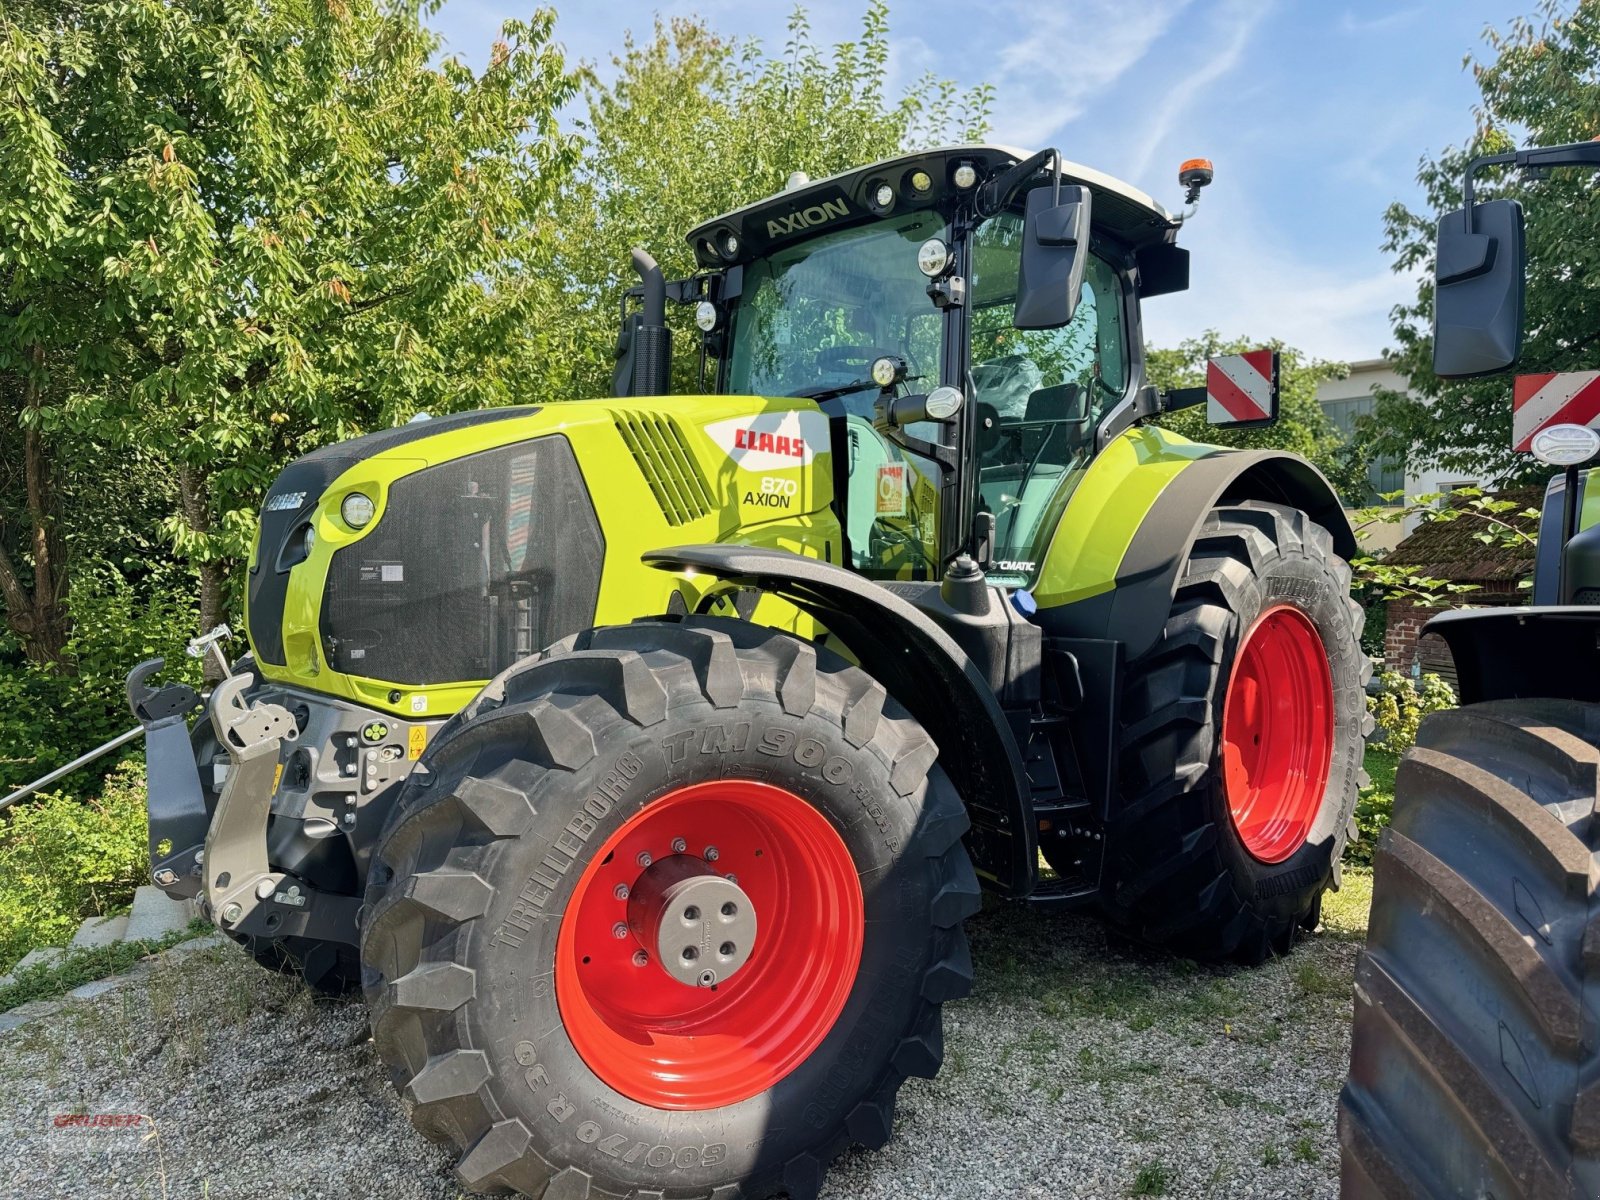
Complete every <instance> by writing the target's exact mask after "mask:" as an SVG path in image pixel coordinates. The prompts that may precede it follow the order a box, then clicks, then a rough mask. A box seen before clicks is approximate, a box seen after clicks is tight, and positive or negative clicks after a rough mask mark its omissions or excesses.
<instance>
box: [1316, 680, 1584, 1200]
mask: <svg viewBox="0 0 1600 1200" xmlns="http://www.w3.org/2000/svg"><path fill="white" fill-rule="evenodd" d="M1597 740H1600V705H1595V704H1582V703H1578V702H1576V701H1565V700H1510V701H1496V702H1493V703H1488V704H1476V705H1471V706H1469V707H1466V708H1461V709H1457V710H1455V711H1452V712H1444V713H1438V714H1436V715H1434V716H1431V717H1429V718H1428V720H1427V721H1426V722H1425V723H1424V724H1423V726H1422V730H1421V733H1420V736H1419V737H1418V740H1417V745H1416V748H1415V749H1413V750H1411V751H1410V752H1409V753H1407V755H1406V757H1405V758H1404V760H1403V761H1402V762H1401V764H1400V770H1399V773H1398V775H1397V776H1396V779H1395V807H1394V816H1393V820H1392V822H1391V824H1390V826H1389V828H1388V829H1387V830H1386V831H1385V832H1384V834H1383V837H1382V839H1381V840H1380V842H1379V844H1378V854H1377V858H1376V862H1375V875H1374V883H1373V897H1372V916H1371V921H1370V924H1369V927H1368V933H1367V946H1366V950H1365V951H1364V952H1363V954H1362V955H1361V958H1360V960H1359V961H1358V963H1357V966H1356V981H1355V997H1356V1000H1355V1022H1354V1026H1353V1031H1352V1038H1353V1044H1352V1048H1351V1054H1350V1078H1349V1080H1348V1082H1347V1083H1346V1084H1345V1087H1344V1091H1343V1093H1342V1094H1341V1096H1340V1104H1339V1140H1340V1144H1341V1147H1342V1151H1343V1166H1342V1176H1341V1178H1342V1192H1341V1195H1343V1196H1344V1197H1345V1200H1376V1198H1379V1197H1381V1198H1383V1200H1402V1198H1403V1200H1416V1198H1420V1197H1428V1198H1432V1197H1447V1196H1448V1197H1454V1196H1494V1197H1497V1198H1498V1200H1514V1198H1517V1197H1525V1198H1526V1200H1556V1198H1558V1197H1580V1196H1581V1197H1593V1196H1596V1195H1600V1043H1597V1041H1596V1033H1595V1031H1596V1028H1597V1016H1600V971H1596V970H1595V969H1594V968H1595V965H1596V964H1597V962H1600V909H1597V905H1596V884H1597V880H1600V873H1597V872H1596V870H1595V862H1596V859H1595V854H1596V851H1597V850H1600V824H1597V822H1596V819H1595V816H1594V812H1595V805H1596V801H1597V798H1600V751H1597V750H1596V748H1595V747H1596V742H1597Z"/></svg>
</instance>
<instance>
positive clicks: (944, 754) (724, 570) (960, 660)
mask: <svg viewBox="0 0 1600 1200" xmlns="http://www.w3.org/2000/svg"><path fill="white" fill-rule="evenodd" d="M644 561H645V562H646V563H648V564H649V565H650V566H653V567H657V568H659V569H661V570H664V571H682V570H685V569H692V570H694V571H696V572H698V573H700V574H705V575H711V576H714V577H716V578H718V579H722V580H726V581H728V582H730V583H734V584H736V585H738V586H740V587H748V588H754V589H757V590H759V591H763V592H770V593H772V594H773V595H775V596H778V597H781V598H782V599H783V600H785V601H787V602H788V603H790V604H792V605H794V606H795V607H796V608H798V609H800V610H802V611H803V612H805V613H807V614H808V615H810V616H811V617H813V618H814V619H815V620H816V621H817V622H818V623H819V624H821V625H822V626H823V627H824V628H826V629H827V630H828V632H829V634H830V635H832V636H835V637H837V638H838V639H839V640H840V641H841V642H843V643H844V645H845V646H847V647H848V648H849V650H850V652H851V654H853V655H854V656H855V657H856V660H857V661H858V662H859V663H860V664H861V668H862V669H863V670H864V671H866V672H867V673H868V674H869V675H871V676H872V677H873V678H874V679H876V680H877V681H878V682H879V683H881V684H883V686H884V687H885V688H886V689H888V692H889V694H890V695H891V696H893V697H894V698H895V700H897V701H898V702H899V703H900V704H901V705H903V706H904V707H905V708H906V709H907V710H908V711H909V712H910V713H911V715H912V716H913V717H915V718H916V719H917V721H918V722H919V723H920V724H921V725H922V727H923V728H924V729H925V730H927V731H928V735H929V736H930V737H932V738H933V740H934V743H935V744H936V745H937V746H938V747H939V764H940V766H942V767H943V768H944V771H945V773H946V774H947V775H949V776H950V779H951V782H953V783H954V784H955V785H956V788H957V789H958V790H959V791H960V793H961V798H962V800H963V801H964V802H965V803H966V806H967V812H968V814H969V815H970V816H971V818H972V832H971V833H970V834H969V835H968V839H967V845H968V849H969V850H970V851H971V853H972V857H973V860H974V863H975V865H976V867H977V869H978V872H979V873H980V874H982V875H984V876H986V877H987V878H988V879H989V880H990V881H991V882H992V883H993V884H994V885H995V886H996V887H997V888H998V889H999V890H1000V891H1001V892H1003V893H1005V894H1007V895H1018V896H1020V895H1027V894H1028V893H1029V892H1031V891H1032V890H1033V886H1034V883H1035V880H1036V878H1037V873H1038V834H1037V831H1036V830H1035V828H1034V823H1033V821H1032V819H1031V814H1030V810H1029V807H1028V797H1029V794H1030V793H1029V789H1028V783H1027V776H1026V774H1025V772H1024V768H1023V765H1022V756H1021V754H1020V753H1019V752H1018V749H1017V744H1016V740H1015V739H1014V738H1013V737H1012V735H1011V730H1010V727H1009V726H1008V725H1007V724H1006V717H1005V713H1004V712H1003V711H1002V709H1001V707H1000V702H999V700H998V699H997V698H996V697H995V694H994V692H993V691H992V690H991V689H990V688H989V685H988V683H987V682H986V681H985V680H984V678H983V676H982V674H980V673H979V671H978V669H977V668H976V667H975V666H974V665H973V664H972V661H971V660H970V659H969V658H968V657H967V655H966V654H965V653H964V652H963V651H962V649H961V647H960V646H958V645H956V643H955V641H954V640H952V639H951V637H950V635H949V634H947V633H945V632H944V630H942V629H940V628H939V626H938V625H936V624H935V623H934V622H933V620H932V618H930V617H929V616H927V615H926V614H925V613H923V612H921V611H919V610H918V609H916V608H914V607H913V606H912V605H911V604H909V603H907V602H906V601H905V600H903V599H901V598H900V597H899V596H896V595H895V594H894V593H892V592H890V591H889V590H888V589H886V588H883V587H880V586H878V585H877V584H874V583H872V582H870V581H868V580H866V579H863V578H862V577H861V576H859V575H856V574H854V573H852V572H850V571H848V570H846V569H845V568H843V567H838V566H834V565H832V564H831V563H825V562H819V561H818V560H816V559H812V558H802V557H800V556H799V555H796V554H784V553H782V552H777V551H772V550H763V549H759V548H757V547H752V546H730V545H699V546H676V547H673V548H671V549H665V550H654V551H651V552H650V553H648V554H646V555H644Z"/></svg>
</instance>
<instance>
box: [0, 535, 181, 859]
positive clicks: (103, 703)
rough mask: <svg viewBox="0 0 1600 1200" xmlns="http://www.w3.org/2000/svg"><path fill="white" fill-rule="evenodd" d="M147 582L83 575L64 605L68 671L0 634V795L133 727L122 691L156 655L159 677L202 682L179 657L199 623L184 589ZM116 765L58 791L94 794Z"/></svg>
mask: <svg viewBox="0 0 1600 1200" xmlns="http://www.w3.org/2000/svg"><path fill="white" fill-rule="evenodd" d="M148 582H149V586H147V587H144V588H140V589H137V590H136V589H135V588H134V586H133V585H132V584H130V583H128V582H127V581H126V580H124V579H123V577H122V576H121V575H120V574H119V573H118V572H117V571H115V570H113V569H111V568H109V567H99V568H96V567H90V566H85V567H83V568H82V569H80V571H79V572H78V574H77V576H76V577H75V580H74V583H73V589H72V595H71V598H70V601H69V605H70V608H71V612H72V636H71V639H70V641H69V642H68V644H67V656H68V659H69V661H70V664H71V668H70V669H55V668H50V667H43V666H39V665H36V664H34V663H30V662H28V661H27V660H25V659H23V658H22V656H21V654H20V653H19V652H18V651H17V649H16V647H15V645H14V644H11V643H9V642H8V639H6V638H5V637H0V795H4V794H5V793H7V792H10V791H11V790H12V789H13V788H18V787H21V786H22V785H23V784H25V783H28V782H29V781H31V780H34V779H37V778H38V777H39V776H41V775H43V774H45V773H46V772H47V771H50V770H52V769H53V768H55V767H58V766H60V765H61V764H62V763H65V762H67V761H69V760H70V759H73V758H76V757H77V756H78V755H80V754H83V753H84V752H85V751H88V750H90V749H93V748H94V747H95V746H97V745H99V744H100V743H101V742H104V741H106V740H107V739H109V738H112V737H115V736H116V735H117V734H119V733H121V732H123V731H124V730H126V729H131V728H132V727H133V723H134V722H133V716H132V714H131V713H129V712H128V704H127V700H126V698H125V695H124V692H123V684H124V681H125V680H126V678H127V675H128V672H129V671H131V670H132V669H133V668H134V667H135V666H137V665H138V664H139V663H140V662H141V661H142V660H144V659H147V658H155V657H157V656H160V657H163V658H165V659H166V660H167V670H166V672H165V673H164V674H163V678H164V679H169V680H171V679H182V678H187V679H188V681H189V682H190V683H198V682H199V672H198V664H197V663H196V662H195V660H194V659H191V658H189V657H187V656H186V655H185V654H184V652H183V645H184V642H185V640H186V639H187V638H188V637H189V636H191V635H192V634H193V632H194V630H195V624H196V616H195V608H194V604H193V602H192V600H190V599H189V598H188V595H187V594H186V593H185V591H184V586H185V585H182V584H181V583H179V582H178V581H174V582H173V583H172V585H171V586H170V587H166V586H159V585H157V584H156V582H155V581H148ZM189 590H192V589H189ZM142 593H148V594H142ZM114 761H115V760H108V761H107V762H105V763H104V764H103V765H101V766H98V767H92V768H89V769H87V770H85V771H83V772H81V773H80V774H77V775H74V776H72V777H70V778H68V779H65V780H63V781H62V783H61V787H62V790H64V791H67V792H71V793H73V794H76V795H89V794H92V793H93V792H94V790H95V788H96V787H97V786H98V784H99V781H100V779H101V778H102V777H103V775H104V774H105V771H106V770H107V769H108V768H109V767H110V766H111V765H112V764H113V763H114ZM0 837H3V834H0Z"/></svg>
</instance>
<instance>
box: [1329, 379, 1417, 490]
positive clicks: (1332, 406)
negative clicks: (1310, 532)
mask: <svg viewBox="0 0 1600 1200" xmlns="http://www.w3.org/2000/svg"><path fill="white" fill-rule="evenodd" d="M1375 407H1376V402H1375V401H1374V400H1373V398H1372V397H1371V396H1354V397H1352V398H1350V399H1348V400H1324V401H1323V402H1322V411H1323V412H1325V413H1327V414H1328V420H1330V421H1332V422H1333V426H1334V428H1335V429H1337V430H1338V431H1339V433H1340V435H1341V436H1342V437H1343V438H1344V440H1345V441H1346V442H1347V443H1348V442H1351V441H1353V440H1354V439H1355V432H1356V420H1357V419H1358V418H1360V417H1365V416H1369V415H1370V414H1371V413H1372V411H1373V409H1374V408H1375ZM1405 486H1406V467H1405V463H1403V462H1400V461H1398V460H1395V459H1388V458H1384V459H1378V460H1376V461H1374V462H1373V463H1372V464H1371V465H1370V466H1368V468H1367V491H1366V495H1364V496H1342V497H1340V498H1341V499H1342V500H1343V501H1344V504H1345V507H1347V508H1364V507H1366V506H1368V505H1373V504H1399V503H1401V501H1400V500H1399V499H1395V500H1383V499H1381V498H1380V497H1383V496H1385V495H1388V494H1389V493H1390V492H1400V491H1403V490H1404V489H1405Z"/></svg>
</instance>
